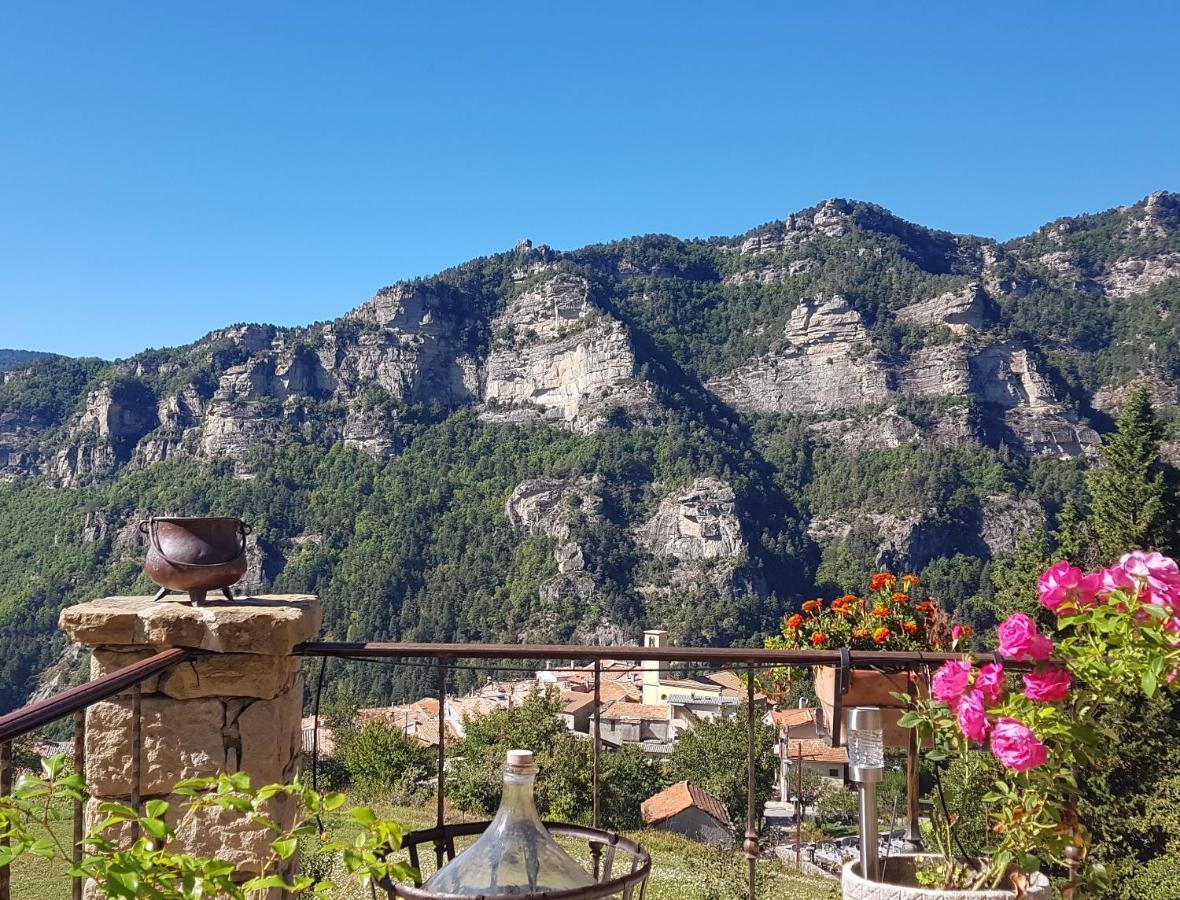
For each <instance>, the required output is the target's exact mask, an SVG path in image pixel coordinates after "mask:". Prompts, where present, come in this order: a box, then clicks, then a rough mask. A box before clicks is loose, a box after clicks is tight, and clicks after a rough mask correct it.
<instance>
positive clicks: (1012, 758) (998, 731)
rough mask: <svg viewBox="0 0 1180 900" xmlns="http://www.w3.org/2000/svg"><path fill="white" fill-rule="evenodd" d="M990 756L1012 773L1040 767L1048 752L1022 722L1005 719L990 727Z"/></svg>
mask: <svg viewBox="0 0 1180 900" xmlns="http://www.w3.org/2000/svg"><path fill="white" fill-rule="evenodd" d="M991 747H992V754H993V755H994V756H995V757H996V759H998V760H999V761H1000V762H1001V763H1003V764H1004V767H1005V768H1007V769H1011V770H1012V771H1013V772H1027V771H1028V770H1029V769H1035V768H1036V767H1037V766H1039V765H1041V763H1043V762H1044V761H1045V760H1046V759H1047V758H1048V757H1049V752H1048V751H1047V750H1046V749H1045V745H1044V744H1042V743H1041V742H1040V740H1039V739H1038V738H1037V736H1036V735H1035V734H1033V733H1032V730H1031V729H1030V728H1029V727H1028V726H1027V725H1025V724H1024V723H1023V722H1017V721H1016V720H1015V719H1009V718H1007V717H1005V718H1002V719H1000V721H998V722H996V724H995V725H994V726H993V727H992V740H991Z"/></svg>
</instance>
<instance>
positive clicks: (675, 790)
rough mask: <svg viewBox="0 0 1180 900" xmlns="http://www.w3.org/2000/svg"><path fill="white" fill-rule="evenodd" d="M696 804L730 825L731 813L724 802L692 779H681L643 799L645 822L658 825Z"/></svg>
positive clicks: (645, 823)
mask: <svg viewBox="0 0 1180 900" xmlns="http://www.w3.org/2000/svg"><path fill="white" fill-rule="evenodd" d="M693 806H695V807H696V808H697V809H699V810H701V811H702V812H704V813H706V814H708V815H710V816H712V817H713V818H714V819H716V820H717V821H718V822H721V823H722V824H723V825H729V824H730V821H729V813H728V812H726V810H725V806H724V804H722V802H721V801H720V800H718V799H717V798H716V797H714V796H713V795H712V794H710V793H709V792H708V791H706V790H703V789H702V788H699V787H697V786H696V785H695V784H693V783H692V782H691V781H681V782H680V783H679V784H674V785H672V786H671V787H670V788H668V789H667V790H666V791H660V792H659V793H658V794H656V795H655V796H654V797H648V798H647V799H646V800H644V801H643V807H642V812H643V824H644V825H656V824H658V823H660V822H664V821H667V820H668V819H670V818H672V817H673V816H676V815H679V814H680V813H682V812H684V811H685V810H686V809H689V808H690V807H693Z"/></svg>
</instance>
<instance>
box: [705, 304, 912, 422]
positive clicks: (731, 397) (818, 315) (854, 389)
mask: <svg viewBox="0 0 1180 900" xmlns="http://www.w3.org/2000/svg"><path fill="white" fill-rule="evenodd" d="M709 389H710V390H711V391H713V392H714V393H715V394H717V396H718V397H720V398H721V399H722V400H724V401H726V402H727V403H729V404H730V405H732V406H733V407H734V408H736V409H739V410H743V411H749V412H760V413H827V412H832V411H833V410H839V409H848V408H850V407H856V406H863V405H865V404H868V403H876V402H879V401H881V400H884V399H885V398H886V397H888V396H889V376H888V373H887V371H886V368H885V366H884V364H883V362H882V360H881V359H880V357H879V355H878V353H877V352H876V351H875V350H874V349H873V348H872V347H871V346H869V344H868V333H867V331H866V330H865V327H864V321H863V319H862V318H861V316H860V314H859V313H857V312H856V311H855V310H853V309H852V308H851V307H850V306H849V305H848V303H847V302H846V301H845V300H844V298H843V297H821V298H808V299H805V300H803V301H802V302H801V303H800V304H799V305H798V306H796V307H795V309H794V311H793V312H792V313H791V318H790V321H789V322H788V323H787V326H786V328H785V329H783V340H782V345H781V348H780V349H778V350H776V351H774V352H772V353H770V354H768V355H767V356H764V357H762V358H760V359H757V360H754V361H752V362H750V363H748V364H746V365H744V366H742V367H740V368H738V369H736V370H734V371H733V372H731V373H730V374H728V375H725V376H722V377H720V378H715V379H713V380H712V381H710V382H709Z"/></svg>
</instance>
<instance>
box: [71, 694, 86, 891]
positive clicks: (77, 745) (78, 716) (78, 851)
mask: <svg viewBox="0 0 1180 900" xmlns="http://www.w3.org/2000/svg"><path fill="white" fill-rule="evenodd" d="M74 771H75V772H77V773H78V774H79V775H81V774H83V773H84V772H85V771H86V713H85V711H83V710H79V711H78V712H76V713H74ZM82 812H83V801H81V800H75V801H74V846H73V848H72V849H71V858H72V859H73V861H74V865H75V866H77V865H80V864H81V862H82V838H83V837H84V835H83V834H82ZM70 897H71V900H82V876H80V875H75V876H74V878H73V884H71V885H70Z"/></svg>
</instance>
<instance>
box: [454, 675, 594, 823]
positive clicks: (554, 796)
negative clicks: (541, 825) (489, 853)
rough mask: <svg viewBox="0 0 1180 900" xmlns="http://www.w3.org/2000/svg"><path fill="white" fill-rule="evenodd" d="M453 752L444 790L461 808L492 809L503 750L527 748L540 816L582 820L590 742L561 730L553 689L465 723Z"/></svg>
mask: <svg viewBox="0 0 1180 900" xmlns="http://www.w3.org/2000/svg"><path fill="white" fill-rule="evenodd" d="M451 747H452V753H453V754H454V756H455V759H454V765H453V768H452V770H451V775H450V777H449V778H448V779H447V794H448V796H450V797H451V799H453V800H454V801H455V803H456V804H457V805H458V806H459V808H460V809H463V810H466V811H468V812H475V813H483V814H485V815H491V814H492V813H494V812H495V811H496V808H497V807H498V806H499V804H500V794H501V792H502V789H503V785H504V775H503V773H504V756H505V754H506V753H507V752H508V751H509V750H516V749H521V750H532V751H533V753H534V755H535V757H536V761H537V766H538V768H539V769H540V770H541V771H540V774H539V775H538V776H537V783H536V788H535V793H534V796H535V798H536V803H537V811H538V812H540V814H541V815H542V816H549V817H555V818H562V819H566V820H571V819H572V820H574V821H579V820H581V821H585V820H586V817H587V815H588V812H589V810H590V806H591V803H592V802H593V798H592V796H591V777H592V776H591V758H590V751H589V747H588V746H587V745H585V743H584V742H581V741H578V739H577V738H575V737H573V735H571V734H570V733H569V731H567V730H566V727H565V724H564V723H563V722H562V720H561V700H560V699H559V697H558V696H557V692H556V691H554V690H552V689H550V690H548V691H541V690H539V689H538V690H534V691H533V692H532V693H530V694H529V696H528V697H527V698H525V700H524V702H522V703H521V704H520V705H519V706H516V707H513V708H512V709H497V710H493V711H492V712H490V713H488V714H487V715H486V716H481V717H479V718H478V719H469V720H468V721H467V723H466V735H465V736H464V738H463V739H462V740H461V741H458V742H456V743H455V744H452V745H451Z"/></svg>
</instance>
